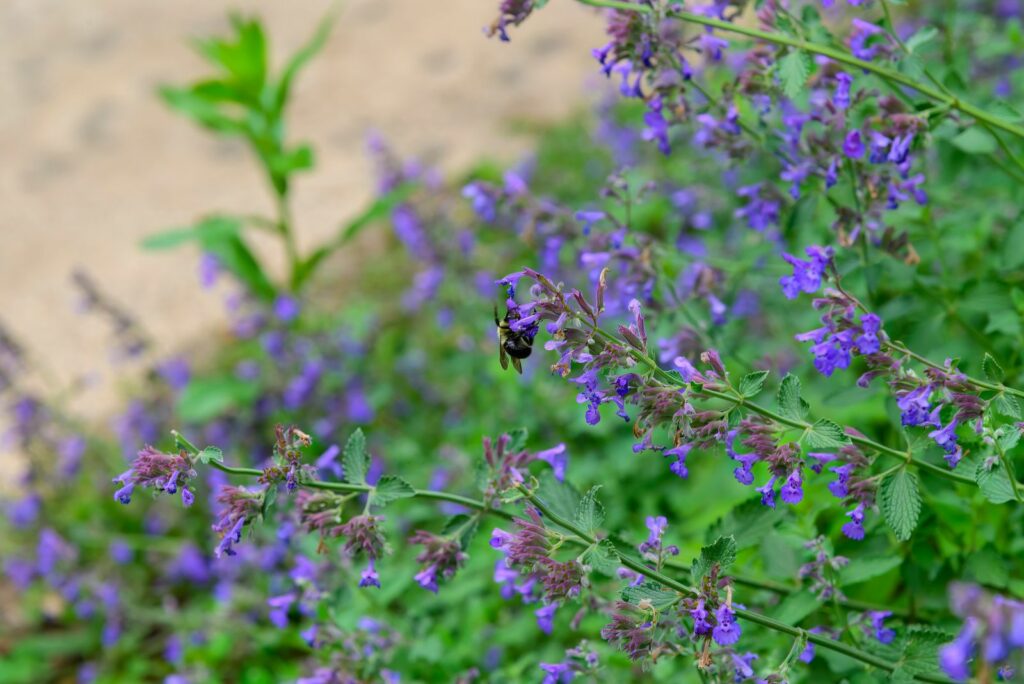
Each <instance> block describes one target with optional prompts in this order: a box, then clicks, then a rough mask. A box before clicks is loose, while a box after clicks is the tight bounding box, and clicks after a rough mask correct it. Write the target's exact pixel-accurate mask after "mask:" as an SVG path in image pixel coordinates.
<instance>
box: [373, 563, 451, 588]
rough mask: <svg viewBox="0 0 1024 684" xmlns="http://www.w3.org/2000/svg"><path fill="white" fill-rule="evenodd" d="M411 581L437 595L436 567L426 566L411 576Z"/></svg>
mask: <svg viewBox="0 0 1024 684" xmlns="http://www.w3.org/2000/svg"><path fill="white" fill-rule="evenodd" d="M413 579H414V580H416V583H417V584H419V585H420V586H421V587H423V588H424V589H426V590H427V591H432V592H434V593H435V594H436V593H437V566H436V565H428V566H427V567H425V568H423V569H422V570H420V571H419V572H417V573H416V574H415V575H413ZM360 585H361V583H360ZM377 586H380V585H379V584H378V585H377Z"/></svg>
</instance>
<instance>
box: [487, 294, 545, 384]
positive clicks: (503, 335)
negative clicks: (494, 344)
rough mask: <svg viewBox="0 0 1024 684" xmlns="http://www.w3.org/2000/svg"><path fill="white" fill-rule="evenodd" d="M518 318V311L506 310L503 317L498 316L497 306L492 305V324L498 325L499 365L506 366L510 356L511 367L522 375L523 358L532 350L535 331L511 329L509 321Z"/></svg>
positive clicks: (505, 367)
mask: <svg viewBox="0 0 1024 684" xmlns="http://www.w3.org/2000/svg"><path fill="white" fill-rule="evenodd" d="M517 320H519V314H518V312H514V311H511V310H510V311H506V312H505V317H504V318H502V319H499V318H498V307H497V306H495V307H494V325H496V326H498V358H499V359H500V360H501V367H502V368H504V369H507V368H508V359H509V357H510V356H511V357H512V367H513V368H515V369H516V371H517V372H518V373H519V374H520V375H522V374H523V359H525V358H526V357H528V356H529V355H530V352H532V351H533V338H534V337H535V336H536V332H535V331H533V332H531V331H529V330H525V331H522V332H516V331H515V330H513V329H512V326H511V323H512V322H513V321H517Z"/></svg>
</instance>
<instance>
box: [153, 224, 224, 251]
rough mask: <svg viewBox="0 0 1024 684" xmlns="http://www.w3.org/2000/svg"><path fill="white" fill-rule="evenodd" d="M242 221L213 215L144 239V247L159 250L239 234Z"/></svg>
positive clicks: (222, 238)
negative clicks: (185, 226) (184, 226)
mask: <svg viewBox="0 0 1024 684" xmlns="http://www.w3.org/2000/svg"><path fill="white" fill-rule="evenodd" d="M240 228H241V223H240V222H239V221H237V220H236V219H233V218H229V217H226V216H211V217H209V218H206V219H203V220H202V221H200V222H199V223H197V224H196V225H194V226H188V227H187V228H172V229H171V230H165V231H163V232H162V233H156V234H155V235H150V236H148V237H146V238H143V240H142V243H141V245H142V248H143V249H148V250H153V251H158V250H164V249H171V248H174V247H179V246H181V245H183V244H186V243H188V242H193V241H194V242H199V243H203V242H205V241H208V240H209V241H218V240H224V239H227V238H230V237H232V236H234V235H237V234H238V232H239V230H240Z"/></svg>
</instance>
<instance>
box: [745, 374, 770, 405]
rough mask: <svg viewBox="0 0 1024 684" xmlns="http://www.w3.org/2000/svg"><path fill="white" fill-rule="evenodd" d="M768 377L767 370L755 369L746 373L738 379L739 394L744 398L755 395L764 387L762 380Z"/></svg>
mask: <svg viewBox="0 0 1024 684" xmlns="http://www.w3.org/2000/svg"><path fill="white" fill-rule="evenodd" d="M767 378H768V371H766V370H763V371H755V372H753V373H747V374H746V375H744V376H743V379H742V380H740V394H742V395H743V396H744V397H746V398H748V399H749V398H751V397H756V396H757V395H758V394H760V393H761V390H762V389H764V381H765V379H767Z"/></svg>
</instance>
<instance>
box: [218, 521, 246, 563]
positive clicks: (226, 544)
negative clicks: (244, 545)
mask: <svg viewBox="0 0 1024 684" xmlns="http://www.w3.org/2000/svg"><path fill="white" fill-rule="evenodd" d="M244 526H245V518H242V517H239V518H238V520H236V521H235V524H234V525H233V526H232V527H231V530H230V531H229V532H228V533H227V534H225V535H224V537H223V538H222V539H221V540H220V543H219V544H217V548H216V549H214V552H213V553H214V555H215V556H217V558H220V557H222V556H234V555H235V554H236V552H235V550H234V545H235V544H238V543H239V542H241V541H242V527H244Z"/></svg>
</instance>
